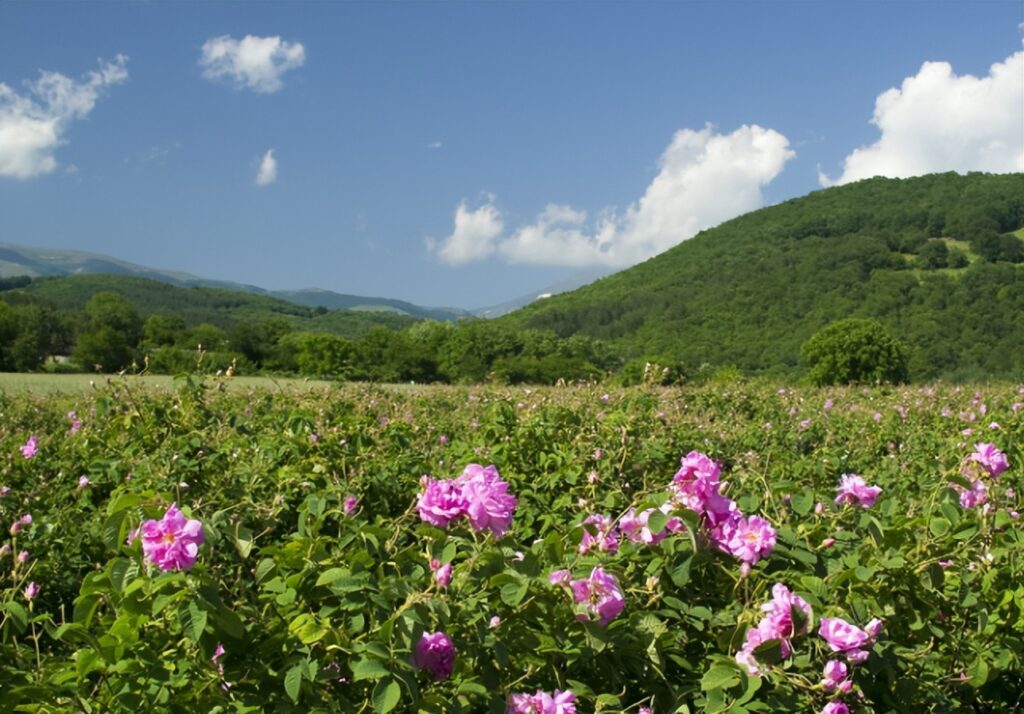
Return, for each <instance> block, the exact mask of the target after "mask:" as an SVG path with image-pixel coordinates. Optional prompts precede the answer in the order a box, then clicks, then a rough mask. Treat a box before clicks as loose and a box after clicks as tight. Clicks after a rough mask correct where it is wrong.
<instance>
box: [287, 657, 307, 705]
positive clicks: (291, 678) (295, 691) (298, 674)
mask: <svg viewBox="0 0 1024 714" xmlns="http://www.w3.org/2000/svg"><path fill="white" fill-rule="evenodd" d="M305 668H306V666H305V664H297V665H295V666H294V667H292V668H291V669H289V670H288V671H287V672H285V675H284V691H285V693H286V694H287V695H288V697H289V698H290V699H291V700H292V702H293V703H295V704H298V703H299V689H300V688H301V687H302V672H303V670H304V669H305Z"/></svg>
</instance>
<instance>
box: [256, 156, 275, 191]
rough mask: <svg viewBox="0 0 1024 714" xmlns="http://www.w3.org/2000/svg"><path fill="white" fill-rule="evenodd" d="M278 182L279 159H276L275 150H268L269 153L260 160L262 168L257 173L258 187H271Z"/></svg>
mask: <svg viewBox="0 0 1024 714" xmlns="http://www.w3.org/2000/svg"><path fill="white" fill-rule="evenodd" d="M274 181H277V159H275V158H274V150H273V149H267V153H265V154H264V155H263V158H262V159H260V168H259V170H257V171H256V185H257V186H269V185H270V184H272V183H274Z"/></svg>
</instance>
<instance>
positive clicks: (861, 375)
mask: <svg viewBox="0 0 1024 714" xmlns="http://www.w3.org/2000/svg"><path fill="white" fill-rule="evenodd" d="M800 355H801V357H803V359H804V361H805V362H807V364H808V365H809V367H810V372H809V373H808V378H809V379H810V381H811V382H813V383H814V384H817V385H819V386H821V385H829V384H875V383H879V382H892V383H903V382H906V381H907V377H908V370H907V349H906V347H905V346H904V345H903V344H902V343H901V342H900V341H899V340H897V339H895V338H893V337H892V336H891V335H890V334H889V333H888V332H886V330H885V328H884V327H882V326H881V325H880V324H879V323H877V322H875V321H874V320H865V319H859V318H850V319H846V320H840V321H838V322H833V323H832V324H830V325H827V326H826V327H824V328H822V329H821V330H819V331H818V332H817V333H815V335H814V336H813V337H811V339H809V340H807V342H805V343H804V344H803V346H802V347H801V348H800Z"/></svg>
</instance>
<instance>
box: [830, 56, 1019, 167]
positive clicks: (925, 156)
mask: <svg viewBox="0 0 1024 714" xmlns="http://www.w3.org/2000/svg"><path fill="white" fill-rule="evenodd" d="M871 123H872V124H875V125H876V126H877V127H878V128H879V129H880V130H881V132H882V136H881V138H880V139H879V140H878V141H876V142H875V143H874V144H872V145H871V146H865V147H861V148H859V149H856V150H855V151H854V152H853V153H851V154H850V155H849V156H847V157H846V160H845V161H844V162H843V173H842V175H841V176H840V177H839V178H838V179H836V180H835V181H834V182H833V181H831V180H830V179H829V178H828V177H826V176H821V177H820V179H821V183H822V185H826V186H827V185H830V184H832V183H840V184H842V183H848V182H850V181H857V180H859V179H864V178H871V177H872V176H890V177H893V178H905V177H907V176H919V175H921V174H926V173H934V172H939V171H959V172H966V171H989V172H992V173H1006V172H1013V171H1024V52H1018V53H1016V54H1014V55H1012V56H1010V57H1008V58H1007V59H1006V61H1004V62H997V63H996V64H993V65H992V67H991V68H990V69H989V73H988V76H986V77H974V76H972V75H969V74H965V75H962V76H958V75H956V74H954V73H953V68H952V67H951V66H950V65H949V63H948V62H925V63H924V64H923V65H922V66H921V69H920V71H919V72H918V73H917V74H916V75H914V76H913V77H907V78H906V79H904V80H903V84H902V86H901V87H900V88H899V89H897V88H895V87H893V88H891V89H889V90H887V91H885V92H883V93H882V94H880V95H878V98H877V99H876V100H875V113H874V116H873V117H872V119H871Z"/></svg>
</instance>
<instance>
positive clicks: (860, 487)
mask: <svg viewBox="0 0 1024 714" xmlns="http://www.w3.org/2000/svg"><path fill="white" fill-rule="evenodd" d="M838 491H839V495H838V496H836V505H837V506H842V505H843V504H844V503H853V502H854V501H856V502H857V503H858V504H859V505H860V507H861V508H871V507H872V506H873V505H875V501H877V500H878V495H879V494H880V493H881V492H882V489H881V488H879V487H878V486H868V485H867V483H866V482H865V481H864V478H863V477H861V476H858V475H857V474H843V475H842V476H841V477H840V480H839V489H838Z"/></svg>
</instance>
